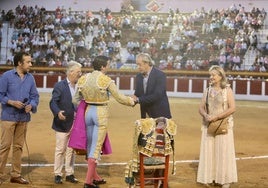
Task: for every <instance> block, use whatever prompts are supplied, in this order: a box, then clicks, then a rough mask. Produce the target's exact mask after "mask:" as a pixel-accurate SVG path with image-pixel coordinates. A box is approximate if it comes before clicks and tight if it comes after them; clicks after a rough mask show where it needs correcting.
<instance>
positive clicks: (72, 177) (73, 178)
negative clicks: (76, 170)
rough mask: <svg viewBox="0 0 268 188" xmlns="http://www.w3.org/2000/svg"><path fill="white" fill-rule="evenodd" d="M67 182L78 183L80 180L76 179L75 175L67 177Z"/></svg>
mask: <svg viewBox="0 0 268 188" xmlns="http://www.w3.org/2000/svg"><path fill="white" fill-rule="evenodd" d="M66 181H68V182H71V183H78V180H77V179H76V178H75V177H74V175H70V176H66Z"/></svg>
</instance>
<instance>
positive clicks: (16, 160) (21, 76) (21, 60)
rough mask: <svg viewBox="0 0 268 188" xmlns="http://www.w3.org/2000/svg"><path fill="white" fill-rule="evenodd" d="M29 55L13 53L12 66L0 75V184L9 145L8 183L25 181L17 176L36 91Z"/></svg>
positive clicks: (37, 96) (36, 95)
mask: <svg viewBox="0 0 268 188" xmlns="http://www.w3.org/2000/svg"><path fill="white" fill-rule="evenodd" d="M31 60H32V58H31V55H30V54H28V53H26V52H21V53H17V54H16V55H15V56H14V61H13V62H14V69H12V70H9V71H6V72H5V73H3V75H2V76H1V77H0V102H1V104H2V112H1V129H2V134H1V143H0V184H1V183H3V181H4V178H3V177H4V170H5V166H6V163H7V158H8V155H9V151H10V148H11V145H12V166H11V172H10V175H11V179H10V182H11V183H19V184H28V183H29V182H28V181H27V180H25V179H24V178H23V177H22V176H21V156H22V149H23V145H24V142H25V138H26V132H27V124H28V122H29V121H30V120H31V112H32V113H36V111H37V106H38V104H39V94H38V91H37V88H36V83H35V80H34V77H33V75H32V74H30V73H29V70H30V68H31V66H32V62H31Z"/></svg>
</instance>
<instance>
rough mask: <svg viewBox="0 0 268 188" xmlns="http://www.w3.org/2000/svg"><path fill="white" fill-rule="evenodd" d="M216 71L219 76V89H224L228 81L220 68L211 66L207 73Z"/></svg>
mask: <svg viewBox="0 0 268 188" xmlns="http://www.w3.org/2000/svg"><path fill="white" fill-rule="evenodd" d="M213 70H215V71H217V73H218V75H220V76H221V78H222V79H221V88H222V89H223V88H225V87H226V86H227V84H228V80H227V77H226V74H225V71H224V70H223V68H222V67H220V66H218V65H212V66H211V67H210V68H209V72H211V71H213Z"/></svg>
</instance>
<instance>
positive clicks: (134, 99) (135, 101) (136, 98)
mask: <svg viewBox="0 0 268 188" xmlns="http://www.w3.org/2000/svg"><path fill="white" fill-rule="evenodd" d="M131 98H132V99H133V101H134V105H133V106H135V105H136V104H138V103H139V98H138V97H137V96H136V95H132V96H131Z"/></svg>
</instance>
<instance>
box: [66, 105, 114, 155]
mask: <svg viewBox="0 0 268 188" xmlns="http://www.w3.org/2000/svg"><path fill="white" fill-rule="evenodd" d="M86 107H87V103H86V102H85V101H84V100H81V102H80V104H79V105H78V108H77V112H76V116H75V119H74V123H73V127H72V129H71V133H70V139H69V143H68V146H69V147H70V148H73V149H74V150H79V151H85V153H86V150H87V133H86V122H85V110H86ZM111 153H112V147H111V143H110V140H109V137H108V133H107V134H106V136H105V140H104V142H103V145H102V154H103V155H108V154H111Z"/></svg>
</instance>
